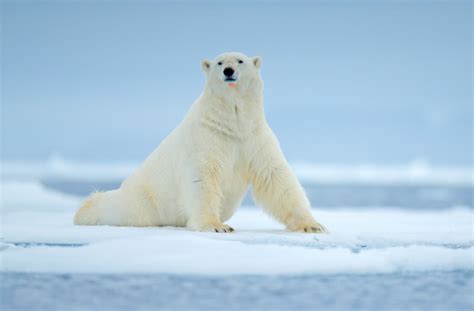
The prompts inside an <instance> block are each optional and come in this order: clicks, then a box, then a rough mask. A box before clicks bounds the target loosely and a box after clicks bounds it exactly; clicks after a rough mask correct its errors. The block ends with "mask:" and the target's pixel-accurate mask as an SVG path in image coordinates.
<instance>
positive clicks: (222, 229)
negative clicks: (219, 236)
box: [212, 224, 234, 232]
mask: <svg viewBox="0 0 474 311" xmlns="http://www.w3.org/2000/svg"><path fill="white" fill-rule="evenodd" d="M212 227H214V228H213V229H214V232H234V228H232V227H231V226H228V225H224V224H223V225H220V226H212Z"/></svg>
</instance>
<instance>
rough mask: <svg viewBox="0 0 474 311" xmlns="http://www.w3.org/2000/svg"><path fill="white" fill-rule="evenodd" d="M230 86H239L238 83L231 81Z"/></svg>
mask: <svg viewBox="0 0 474 311" xmlns="http://www.w3.org/2000/svg"><path fill="white" fill-rule="evenodd" d="M229 86H230V87H236V86H237V83H234V82H230V83H229Z"/></svg>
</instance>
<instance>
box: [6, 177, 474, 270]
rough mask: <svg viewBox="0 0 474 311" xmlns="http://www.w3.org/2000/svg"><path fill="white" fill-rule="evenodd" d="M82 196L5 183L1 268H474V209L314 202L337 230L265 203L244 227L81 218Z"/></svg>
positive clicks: (238, 222) (245, 215) (237, 220)
mask: <svg viewBox="0 0 474 311" xmlns="http://www.w3.org/2000/svg"><path fill="white" fill-rule="evenodd" d="M80 200H81V198H79V197H75V196H70V195H65V194H62V193H58V192H54V191H51V190H49V189H47V188H45V187H43V186H41V184H39V183H37V182H33V181H22V182H18V181H9V180H4V181H3V182H2V215H3V221H2V227H1V232H2V242H1V244H0V254H1V260H2V263H1V271H7V272H12V271H13V272H29V273H31V272H42V273H44V272H49V273H112V274H119V273H166V274H178V275H179V274H184V275H190V274H192V275H248V274H253V275H275V274H279V275H294V274H308V273H317V274H341V273H349V274H364V273H370V274H373V273H394V272H422V271H457V270H468V271H472V269H473V255H474V253H473V244H474V238H473V231H472V221H473V217H474V213H473V211H472V209H469V208H466V207H464V208H462V207H459V208H451V209H447V210H442V211H416V210H413V211H407V210H397V209H389V210H387V209H354V208H346V209H337V211H333V210H329V209H321V210H314V211H313V212H314V214H315V216H316V218H317V219H318V220H319V221H321V222H322V223H323V224H325V225H326V226H327V227H328V228H329V229H330V230H331V232H332V233H331V234H328V235H316V234H303V233H291V232H287V231H285V230H284V228H283V227H282V226H281V225H280V224H278V223H276V222H275V221H273V220H272V219H271V218H269V217H268V216H267V215H265V214H264V213H263V212H262V211H261V210H260V209H258V208H256V207H253V206H252V207H250V206H249V207H242V208H240V209H239V211H238V212H237V213H236V215H234V217H233V218H232V219H231V220H230V221H229V224H230V225H231V226H233V227H234V228H235V229H236V232H235V233H231V234H217V233H211V232H209V233H208V232H193V231H189V230H187V229H185V228H172V227H163V228H126V227H108V226H99V227H80V226H73V224H72V217H73V214H74V211H75V209H76V208H77V207H78V206H79V204H80Z"/></svg>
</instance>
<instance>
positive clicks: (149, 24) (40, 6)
mask: <svg viewBox="0 0 474 311" xmlns="http://www.w3.org/2000/svg"><path fill="white" fill-rule="evenodd" d="M1 5H2V70H1V73H2V150H1V154H2V158H3V159H6V160H41V159H46V158H48V157H49V156H50V155H51V154H53V153H59V154H62V155H63V156H64V157H66V158H70V159H74V160H87V161H110V162H113V161H141V160H142V159H144V158H145V157H146V156H147V155H148V154H149V153H150V152H151V151H152V150H153V149H154V148H155V147H156V146H157V145H158V144H159V143H160V141H161V140H162V139H163V138H164V137H165V136H166V135H167V134H168V133H169V132H170V131H171V130H172V129H173V128H174V127H175V126H176V125H177V123H178V122H179V121H180V120H181V119H182V118H183V116H184V114H185V113H186V111H187V109H188V108H189V106H190V105H191V103H192V102H193V101H194V100H195V99H196V98H197V97H198V96H199V94H200V92H201V90H202V87H203V84H204V74H203V73H202V70H201V68H200V62H201V60H202V59H204V58H213V57H214V56H216V55H218V54H220V53H222V52H226V51H241V52H243V53H245V54H247V55H249V56H253V55H260V56H261V57H262V58H263V67H262V75H263V78H264V81H265V110H266V114H267V119H268V120H269V122H270V125H271V126H272V127H273V128H274V130H275V132H276V134H277V136H278V137H279V139H280V142H281V145H282V148H283V150H284V152H285V154H286V155H287V157H288V158H289V160H290V161H293V162H294V161H307V162H323V163H325V162H336V163H367V162H370V163H382V164H383V163H400V162H407V161H411V160H413V159H424V160H427V161H430V162H432V163H435V164H443V165H471V164H472V144H473V137H472V121H473V120H472V118H473V114H472V52H473V51H472V3H471V2H470V1H384V2H381V1H377V2H376V1H371V2H369V1H366V2H358V3H357V4H355V3H354V2H350V1H314V2H298V1H296V2H285V1H279V2H269V1H267V2H245V1H244V2H226V3H224V2H217V1H209V2H205V1H204V2H200V3H199V4H197V3H193V2H179V3H177V4H176V3H175V4H172V3H171V2H163V1H133V2H132V1H122V2H100V1H68V2H56V1H41V2H33V1H31V2H30V1H2V4H1Z"/></svg>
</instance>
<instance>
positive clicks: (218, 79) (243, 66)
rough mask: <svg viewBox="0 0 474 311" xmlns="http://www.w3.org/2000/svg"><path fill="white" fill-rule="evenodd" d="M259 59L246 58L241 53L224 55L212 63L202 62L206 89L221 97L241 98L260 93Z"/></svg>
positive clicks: (260, 61) (261, 85)
mask: <svg viewBox="0 0 474 311" xmlns="http://www.w3.org/2000/svg"><path fill="white" fill-rule="evenodd" d="M261 64H262V60H261V58H260V57H258V56H256V57H248V56H246V55H244V54H242V53H236V52H232V53H224V54H221V55H219V56H217V57H216V58H215V59H214V60H213V61H209V60H203V61H202V68H203V70H204V72H205V73H206V76H207V84H206V88H207V89H208V90H210V91H211V92H213V93H217V94H220V95H222V96H226V95H231V94H240V95H242V96H249V95H250V96H251V95H258V94H261V93H262V88H263V83H262V79H261V77H260V66H261Z"/></svg>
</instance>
